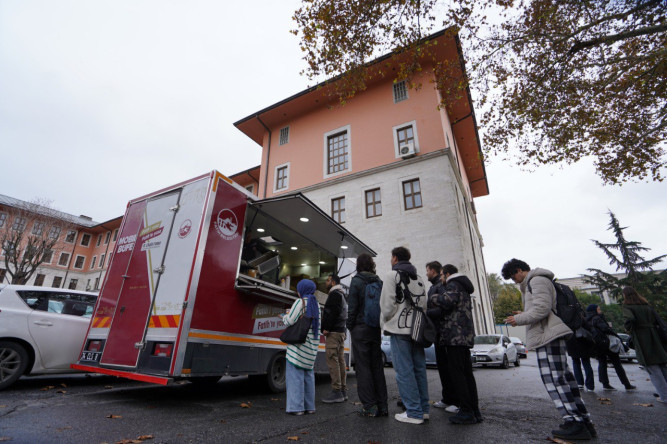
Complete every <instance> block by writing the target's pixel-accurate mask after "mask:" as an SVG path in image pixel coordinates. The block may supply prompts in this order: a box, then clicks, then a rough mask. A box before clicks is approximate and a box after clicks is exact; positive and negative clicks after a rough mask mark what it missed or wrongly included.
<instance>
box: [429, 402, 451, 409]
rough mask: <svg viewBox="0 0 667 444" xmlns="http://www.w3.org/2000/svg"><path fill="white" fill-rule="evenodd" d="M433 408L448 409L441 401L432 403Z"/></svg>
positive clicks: (447, 405)
mask: <svg viewBox="0 0 667 444" xmlns="http://www.w3.org/2000/svg"><path fill="white" fill-rule="evenodd" d="M433 407H436V408H439V409H446V408H447V407H449V404H445V403H444V402H442V401H438V402H434V403H433Z"/></svg>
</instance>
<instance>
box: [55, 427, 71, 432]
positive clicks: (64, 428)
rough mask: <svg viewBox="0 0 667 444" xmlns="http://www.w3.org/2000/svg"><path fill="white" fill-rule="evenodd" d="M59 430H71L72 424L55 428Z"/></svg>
mask: <svg viewBox="0 0 667 444" xmlns="http://www.w3.org/2000/svg"><path fill="white" fill-rule="evenodd" d="M56 430H57V431H59V432H62V431H63V430H72V426H65V427H60V428H57V429H56Z"/></svg>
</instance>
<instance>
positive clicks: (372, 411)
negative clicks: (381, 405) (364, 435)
mask: <svg viewBox="0 0 667 444" xmlns="http://www.w3.org/2000/svg"><path fill="white" fill-rule="evenodd" d="M357 414H358V415H359V416H366V417H371V418H374V417H376V416H378V408H377V407H376V406H372V407H369V408H366V407H362V408H361V410H359V411H358V412H357Z"/></svg>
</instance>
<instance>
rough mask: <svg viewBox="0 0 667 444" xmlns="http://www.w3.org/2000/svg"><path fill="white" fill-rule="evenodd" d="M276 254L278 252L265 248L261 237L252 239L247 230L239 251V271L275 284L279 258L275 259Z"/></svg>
mask: <svg viewBox="0 0 667 444" xmlns="http://www.w3.org/2000/svg"><path fill="white" fill-rule="evenodd" d="M276 256H279V255H278V253H276V252H275V251H273V250H271V249H269V248H267V246H266V245H265V244H264V241H263V240H262V239H261V238H259V237H257V238H254V239H253V238H252V233H250V232H249V233H248V234H247V235H246V238H245V242H244V243H243V249H242V251H241V273H244V274H247V275H248V276H251V277H254V278H258V279H262V280H263V281H266V282H270V283H272V284H277V283H278V274H279V269H278V265H279V264H280V258H279V257H278V258H277V259H276V258H275V257H276ZM271 259H273V260H271Z"/></svg>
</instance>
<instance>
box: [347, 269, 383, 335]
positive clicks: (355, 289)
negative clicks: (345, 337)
mask: <svg viewBox="0 0 667 444" xmlns="http://www.w3.org/2000/svg"><path fill="white" fill-rule="evenodd" d="M375 281H377V282H381V280H380V278H379V277H378V276H377V275H376V274H373V273H370V272H368V271H362V272H361V273H357V274H356V275H354V277H353V278H352V281H351V282H350V293H349V294H348V296H347V322H346V323H345V324H346V326H347V329H348V330H350V331H352V329H354V326H355V325H359V324H364V325H366V324H365V322H364V307H365V299H364V290H365V289H366V285H368V284H370V283H371V282H375Z"/></svg>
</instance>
